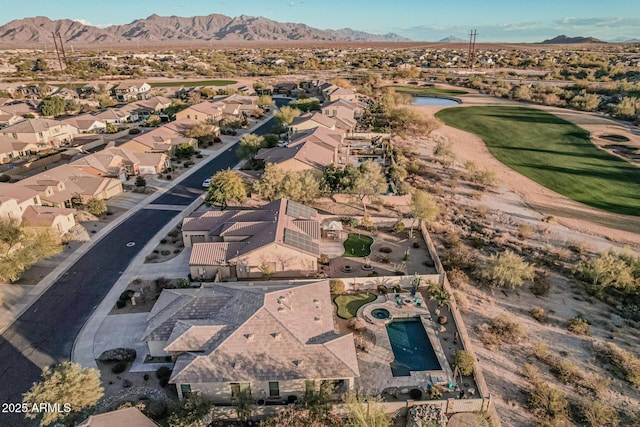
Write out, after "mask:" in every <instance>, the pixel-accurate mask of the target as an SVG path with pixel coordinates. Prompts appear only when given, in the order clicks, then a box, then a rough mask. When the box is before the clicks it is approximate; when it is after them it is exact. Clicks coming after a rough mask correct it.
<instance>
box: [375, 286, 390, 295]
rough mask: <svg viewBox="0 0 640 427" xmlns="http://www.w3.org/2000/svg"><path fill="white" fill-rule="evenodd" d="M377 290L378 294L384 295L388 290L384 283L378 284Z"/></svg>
mask: <svg viewBox="0 0 640 427" xmlns="http://www.w3.org/2000/svg"><path fill="white" fill-rule="evenodd" d="M377 290H378V293H379V294H380V295H384V294H386V293H387V292H389V289H387V287H386V286H385V285H378V287H377Z"/></svg>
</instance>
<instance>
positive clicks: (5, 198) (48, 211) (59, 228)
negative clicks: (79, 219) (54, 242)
mask: <svg viewBox="0 0 640 427" xmlns="http://www.w3.org/2000/svg"><path fill="white" fill-rule="evenodd" d="M74 214H75V209H65V208H55V207H47V206H42V201H41V199H40V194H39V192H38V191H37V190H34V189H31V188H28V187H24V186H22V185H20V184H19V183H14V184H7V183H0V219H3V220H13V221H16V222H17V223H18V224H24V225H27V226H30V227H44V228H50V229H52V230H54V231H55V232H56V233H57V234H58V235H60V236H61V235H63V234H65V233H66V232H67V231H69V230H70V229H71V228H72V227H73V226H74V225H75V224H76V222H75V216H74Z"/></svg>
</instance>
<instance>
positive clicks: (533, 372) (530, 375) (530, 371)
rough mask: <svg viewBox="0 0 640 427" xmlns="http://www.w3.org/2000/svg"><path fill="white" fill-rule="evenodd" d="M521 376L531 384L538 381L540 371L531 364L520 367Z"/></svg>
mask: <svg viewBox="0 0 640 427" xmlns="http://www.w3.org/2000/svg"><path fill="white" fill-rule="evenodd" d="M522 376H523V377H525V378H526V379H527V380H529V381H530V382H532V383H537V382H538V381H540V371H539V370H538V368H536V367H535V366H534V365H532V364H531V363H525V364H524V365H522Z"/></svg>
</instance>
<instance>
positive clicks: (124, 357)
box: [97, 348, 137, 362]
mask: <svg viewBox="0 0 640 427" xmlns="http://www.w3.org/2000/svg"><path fill="white" fill-rule="evenodd" d="M136 355H137V353H136V351H135V350H134V349H132V348H114V349H111V350H107V351H103V352H102V354H101V355H100V356H99V357H98V359H97V360H98V361H100V362H133V361H134V360H136Z"/></svg>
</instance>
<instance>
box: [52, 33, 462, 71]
mask: <svg viewBox="0 0 640 427" xmlns="http://www.w3.org/2000/svg"><path fill="white" fill-rule="evenodd" d="M58 40H60V49H61V50H62V57H63V58H64V66H65V67H68V66H69V62H67V54H66V53H65V52H64V45H63V44H62V36H61V35H60V33H58ZM474 43H475V42H474Z"/></svg>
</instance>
